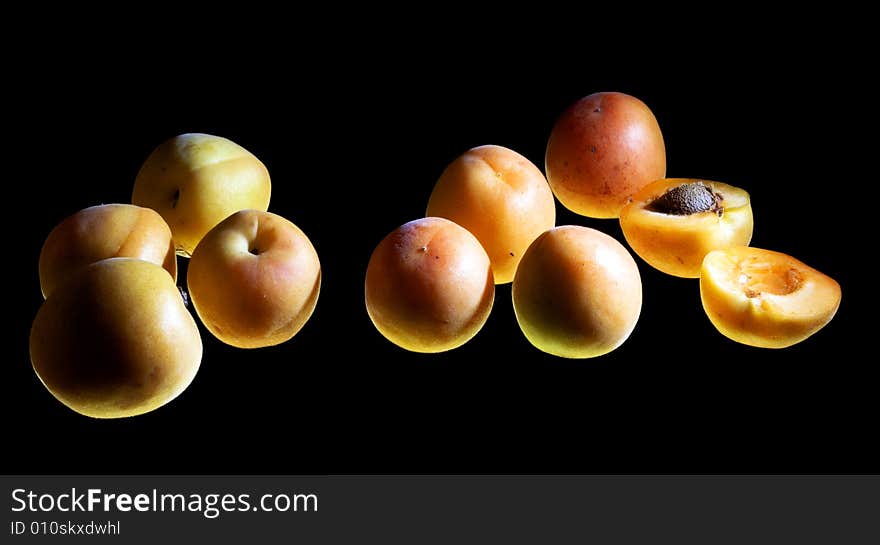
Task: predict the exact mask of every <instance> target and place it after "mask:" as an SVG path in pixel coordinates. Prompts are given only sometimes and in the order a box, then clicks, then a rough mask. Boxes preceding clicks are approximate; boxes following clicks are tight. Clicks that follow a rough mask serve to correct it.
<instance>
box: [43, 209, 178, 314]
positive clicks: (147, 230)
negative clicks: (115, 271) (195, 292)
mask: <svg viewBox="0 0 880 545" xmlns="http://www.w3.org/2000/svg"><path fill="white" fill-rule="evenodd" d="M111 257H134V258H137V259H143V260H146V261H150V262H152V263H155V264H156V265H159V266H162V267H164V268H165V270H167V271H168V274H170V275H171V278H172V279H173V280H177V256H176V255H175V254H174V244H173V243H172V241H171V229H169V228H168V224H166V223H165V220H163V219H162V216H160V215H159V214H158V213H156V211H154V210H150V209H149V208H141V207H140V206H135V205H132V204H102V205H99V206H91V207H89V208H85V209H83V210H80V211H79V212H77V213H76V214H74V215H72V216H70V217H68V218H67V219H65V220H64V221H62V222H61V223H59V224H58V225H57V226H56V227H55V228H54V229H52V231H51V232H50V233H49V236H48V237H47V238H46V241H45V242H44V243H43V248H42V249H41V250H40V263H39V271H40V289H42V291H43V297H48V296H49V294H50V293H51V292H52V291H53V290H54V289H55V287H56V286H58V285H59V284H61V283H62V282H63V281H64V280H66V279H67V278H70V277H71V276H73V275H74V274H75V273H76V272H78V271H79V270H80V269H82V268H83V267H85V266H86V265H89V264H91V263H94V262H96V261H100V260H102V259H108V258H111Z"/></svg>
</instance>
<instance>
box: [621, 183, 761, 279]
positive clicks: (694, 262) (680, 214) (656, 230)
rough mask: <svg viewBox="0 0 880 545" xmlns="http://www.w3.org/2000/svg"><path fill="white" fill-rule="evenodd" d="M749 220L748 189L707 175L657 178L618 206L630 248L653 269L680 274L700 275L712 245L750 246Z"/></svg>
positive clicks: (697, 276)
mask: <svg viewBox="0 0 880 545" xmlns="http://www.w3.org/2000/svg"><path fill="white" fill-rule="evenodd" d="M753 225H754V221H753V219H752V206H751V203H750V200H749V194H748V193H746V192H745V191H743V190H742V189H739V188H736V187H733V186H730V185H727V184H722V183H720V182H712V181H708V180H693V179H687V178H670V179H665V180H657V181H656V182H653V183H650V184H648V185H647V186H645V187H643V188H642V189H641V190H640V191H639V192H638V193H636V194H635V195H634V196H633V198H632V201H631V202H630V203H629V204H627V205H626V206H624V207H623V210H621V211H620V227H621V229H622V230H623V236H624V237H625V238H626V241H627V242H628V243H629V245H630V246H631V247H632V249H633V251H635V253H636V254H638V256H639V257H641V258H642V259H644V260H645V261H646V262H647V263H648V264H649V265H651V266H652V267H654V268H655V269H658V270H660V271H663V272H665V273H666V274H671V275H673V276H680V277H682V278H699V276H700V268H701V267H702V265H703V258H704V257H706V254H708V253H709V252H711V251H712V250H722V249H724V248H731V247H734V246H748V245H749V242H750V241H751V240H752V229H753Z"/></svg>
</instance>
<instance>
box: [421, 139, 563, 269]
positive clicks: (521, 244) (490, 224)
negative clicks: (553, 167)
mask: <svg viewBox="0 0 880 545" xmlns="http://www.w3.org/2000/svg"><path fill="white" fill-rule="evenodd" d="M426 215H428V216H437V217H442V218H447V219H450V220H452V221H454V222H455V223H457V224H459V225H461V226H462V227H464V228H465V229H467V230H468V231H470V232H471V233H472V234H473V235H474V236H475V237H477V240H479V241H480V244H482V245H483V248H484V249H485V250H486V253H487V254H489V259H490V260H491V262H492V271H493V272H494V274H495V283H496V284H506V283H508V282H511V281H512V280H513V275H514V273H515V272H516V266H517V264H518V263H519V260H520V259H522V255H523V253H525V251H526V248H528V247H529V244H531V243H532V241H533V240H535V238H537V237H538V235H540V234H541V233H543V232H544V231H546V230H547V229H550V228H551V227H553V226H554V225H555V224H556V203H555V201H554V200H553V193H552V192H551V191H550V186H549V185H547V180H546V179H545V178H544V175H543V174H542V173H541V171H540V170H539V169H538V167H536V166H535V165H534V164H533V163H532V162H531V161H529V160H528V159H526V158H525V157H523V156H522V155H520V154H519V153H517V152H515V151H513V150H511V149H508V148H505V147H501V146H480V147H477V148H473V149H471V150H469V151H467V152H465V153H464V154H463V155H461V156H460V157H458V158H457V159H456V160H455V161H453V162H452V163H450V164H449V166H447V167H446V170H444V171H443V174H442V175H441V176H440V179H439V180H437V184H436V185H435V186H434V191H433V192H432V193H431V198H430V200H429V201H428V210H427V212H426Z"/></svg>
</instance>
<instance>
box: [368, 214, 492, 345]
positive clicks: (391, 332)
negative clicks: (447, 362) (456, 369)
mask: <svg viewBox="0 0 880 545" xmlns="http://www.w3.org/2000/svg"><path fill="white" fill-rule="evenodd" d="M364 291H365V301H366V306H367V313H368V314H369V316H370V319H371V320H372V321H373V324H374V325H375V326H376V329H378V330H379V332H380V333H381V334H382V335H383V336H385V338H387V339H388V340H389V341H391V342H393V343H394V344H396V345H397V346H400V347H401V348H405V349H406V350H411V351H413V352H442V351H445V350H451V349H453V348H456V347H458V346H461V345H462V344H464V343H465V342H467V341H468V340H470V339H471V338H472V337H473V336H474V335H476V334H477V332H479V330H480V328H482V327H483V324H484V323H485V322H486V319H487V318H488V317H489V312H490V311H491V310H492V303H493V301H494V300H495V282H494V277H493V275H492V267H491V265H490V262H489V256H488V255H487V254H486V251H485V250H484V249H483V247H482V246H481V245H480V242H479V241H478V240H477V239H476V238H475V237H474V235H472V234H471V233H470V232H468V231H467V230H466V229H465V228H463V227H461V226H459V225H457V224H455V223H454V222H452V221H450V220H447V219H444V218H433V217H429V218H423V219H419V220H415V221H411V222H409V223H406V224H404V225H402V226H400V227H398V228H397V229H395V230H394V231H392V232H391V233H390V234H389V235H388V236H386V237H385V238H384V239H383V240H382V242H380V243H379V245H378V246H377V247H376V249H375V250H374V251H373V255H372V256H371V257H370V262H369V265H368V266H367V275H366V280H365V283H364Z"/></svg>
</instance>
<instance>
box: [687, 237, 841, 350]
mask: <svg viewBox="0 0 880 545" xmlns="http://www.w3.org/2000/svg"><path fill="white" fill-rule="evenodd" d="M700 296H701V298H702V301H703V309H704V310H705V311H706V315H707V316H708V317H709V320H710V321H711V322H712V324H713V325H714V326H715V328H716V329H718V331H719V332H721V334H722V335H724V336H725V337H728V338H729V339H732V340H734V341H736V342H739V343H742V344H747V345H750V346H757V347H761V348H785V347H788V346H791V345H793V344H797V343H799V342H801V341H803V340H804V339H806V338H808V337H809V336H810V335H812V334H814V333H816V332H817V331H819V330H820V329H822V328H823V327H825V325H826V324H827V323H828V322H830V321H831V319H832V318H833V317H834V314H835V313H836V312H837V309H838V307H839V306H840V297H841V292H840V285H839V284H838V283H837V282H835V281H834V280H833V279H832V278H830V277H828V276H826V275H824V274H822V273H821V272H819V271H817V270H816V269H814V268H812V267H809V266H807V265H805V264H804V263H802V262H800V261H798V260H797V259H795V258H793V257H791V256H790V255H786V254H783V253H780V252H774V251H771V250H762V249H760V248H750V247H745V246H742V247H737V248H727V249H724V250H715V251H714V252H710V253H709V254H708V255H707V256H706V258H705V259H704V260H703V267H702V273H701V275H700Z"/></svg>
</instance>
